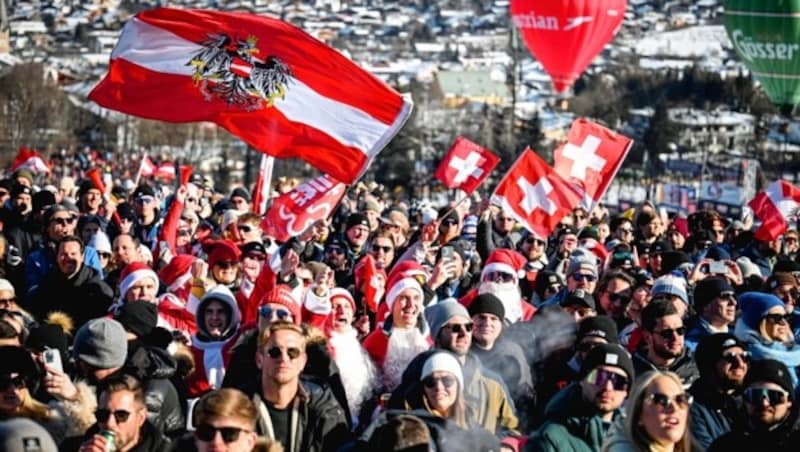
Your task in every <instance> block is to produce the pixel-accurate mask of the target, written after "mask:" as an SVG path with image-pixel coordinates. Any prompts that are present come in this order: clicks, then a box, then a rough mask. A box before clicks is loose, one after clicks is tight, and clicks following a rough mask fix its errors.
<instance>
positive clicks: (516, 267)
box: [481, 248, 528, 278]
mask: <svg viewBox="0 0 800 452" xmlns="http://www.w3.org/2000/svg"><path fill="white" fill-rule="evenodd" d="M527 262H528V261H527V260H526V259H525V256H523V255H522V254H520V253H518V252H516V251H514V250H510V249H506V248H501V249H496V250H494V251H493V252H492V254H490V255H489V259H487V260H486V265H485V266H484V267H483V271H482V272H481V276H486V275H487V274H489V273H491V272H500V273H508V274H510V275H516V276H517V278H523V277H524V276H525V270H524V269H525V264H526V263H527Z"/></svg>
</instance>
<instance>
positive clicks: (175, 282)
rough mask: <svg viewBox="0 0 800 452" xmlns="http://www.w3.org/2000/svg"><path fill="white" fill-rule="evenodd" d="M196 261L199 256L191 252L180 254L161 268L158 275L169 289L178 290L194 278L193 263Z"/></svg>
mask: <svg viewBox="0 0 800 452" xmlns="http://www.w3.org/2000/svg"><path fill="white" fill-rule="evenodd" d="M195 261H197V258H196V257H194V256H192V255H191V254H179V255H177V256H175V257H173V258H172V260H171V261H169V264H167V265H166V266H164V268H162V269H161V270H159V272H158V277H159V278H161V281H163V282H164V284H166V285H167V290H169V291H174V290H177V289H179V288H180V287H181V286H183V285H184V284H186V282H188V281H189V280H190V279H192V265H193V264H194V263H195Z"/></svg>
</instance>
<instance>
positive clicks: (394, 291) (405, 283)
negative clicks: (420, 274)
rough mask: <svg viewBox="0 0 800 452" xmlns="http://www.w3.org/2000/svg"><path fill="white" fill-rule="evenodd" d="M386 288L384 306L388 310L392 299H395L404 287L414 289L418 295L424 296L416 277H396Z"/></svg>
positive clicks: (390, 308)
mask: <svg viewBox="0 0 800 452" xmlns="http://www.w3.org/2000/svg"><path fill="white" fill-rule="evenodd" d="M388 289H389V291H388V292H387V294H386V307H387V308H389V311H391V310H392V306H393V305H394V300H396V299H397V296H398V295H400V292H402V291H404V290H406V289H412V290H416V291H417V292H419V296H420V297H425V292H423V290H422V286H421V285H420V284H419V281H417V280H416V278H402V279H396V280H395V281H392V282H391V283H390V285H389V287H388Z"/></svg>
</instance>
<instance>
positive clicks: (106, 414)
mask: <svg viewBox="0 0 800 452" xmlns="http://www.w3.org/2000/svg"><path fill="white" fill-rule="evenodd" d="M112 414H113V415H114V420H115V421H117V424H124V423H125V422H127V421H128V418H130V417H131V412H130V411H125V410H116V411H110V410H106V409H103V408H99V409H98V410H97V411H95V412H94V415H95V417H96V418H97V422H100V423H106V422H108V419H109V418H110V417H111V415H112Z"/></svg>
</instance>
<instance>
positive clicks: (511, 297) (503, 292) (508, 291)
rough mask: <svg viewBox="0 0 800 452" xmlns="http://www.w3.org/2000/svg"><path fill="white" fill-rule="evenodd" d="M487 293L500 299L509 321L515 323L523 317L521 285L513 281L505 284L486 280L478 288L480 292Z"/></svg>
mask: <svg viewBox="0 0 800 452" xmlns="http://www.w3.org/2000/svg"><path fill="white" fill-rule="evenodd" d="M485 293H490V294H492V295H494V296H496V297H497V298H499V299H500V301H501V302H502V303H503V308H505V311H506V319H507V320H508V321H509V322H511V323H514V322H517V321H519V320H520V319H521V318H522V294H521V293H520V291H519V286H517V285H516V284H513V283H508V284H503V283H496V282H494V281H485V282H482V283H481V285H480V287H479V288H478V294H485Z"/></svg>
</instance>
